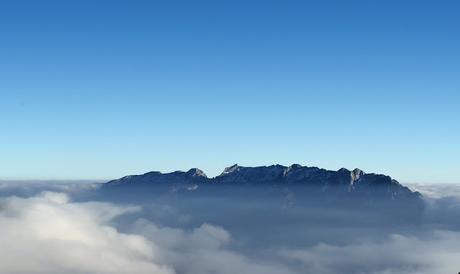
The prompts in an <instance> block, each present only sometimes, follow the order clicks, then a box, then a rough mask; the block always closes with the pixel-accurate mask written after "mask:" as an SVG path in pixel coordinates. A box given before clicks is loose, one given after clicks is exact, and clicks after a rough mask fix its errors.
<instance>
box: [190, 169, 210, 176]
mask: <svg viewBox="0 0 460 274" xmlns="http://www.w3.org/2000/svg"><path fill="white" fill-rule="evenodd" d="M185 174H187V175H188V176H191V177H204V178H208V176H206V173H204V172H203V170H201V169H199V168H191V169H190V170H189V171H187V172H186V173H185Z"/></svg>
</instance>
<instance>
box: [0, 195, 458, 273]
mask: <svg viewBox="0 0 460 274" xmlns="http://www.w3.org/2000/svg"><path fill="white" fill-rule="evenodd" d="M424 190H425V191H431V192H436V195H433V196H432V199H434V200H435V199H438V198H439V199H441V198H442V197H444V196H445V195H446V194H449V193H450V194H451V193H455V191H453V190H452V189H451V188H450V187H449V188H442V189H439V190H436V189H435V188H433V187H425V188H424ZM435 197H438V198H435ZM459 204H460V203H459V200H458V199H453V200H451V199H448V200H442V202H436V203H435V205H436V206H435V207H433V208H434V209H433V210H436V211H433V212H435V213H436V214H434V213H431V214H432V215H437V214H438V213H437V212H444V211H445V209H449V210H450V211H449V214H450V215H446V216H447V217H446V218H444V219H439V220H441V221H442V222H444V223H441V226H439V225H437V226H436V227H434V226H433V228H431V223H429V225H428V222H427V223H426V224H425V226H424V227H425V228H424V230H423V233H418V232H420V231H419V227H418V226H414V228H411V229H412V230H407V229H406V230H405V231H402V232H401V233H393V234H390V235H387V236H385V235H383V237H378V238H362V239H359V237H358V239H359V240H357V241H353V242H352V243H345V244H343V243H338V242H337V243H334V242H333V241H332V242H330V243H328V244H326V243H322V242H319V243H317V244H313V245H304V246H302V245H301V246H296V247H293V246H289V245H286V246H278V247H271V248H268V249H265V250H264V249H259V248H258V247H254V246H247V244H248V243H242V242H240V241H238V239H235V238H234V235H231V234H230V233H229V232H228V231H227V230H225V229H224V228H221V227H218V226H215V225H212V222H211V223H204V224H202V225H199V226H197V227H194V228H181V227H168V226H161V225H159V224H157V223H156V222H155V221H152V220H150V221H149V220H147V219H145V218H141V217H140V216H141V214H139V212H140V211H141V208H140V207H137V206H120V205H115V204H111V203H103V202H72V201H71V200H70V199H69V196H68V195H67V194H63V193H56V192H42V193H41V194H39V195H37V196H33V197H29V198H20V197H15V196H9V197H5V198H1V199H0V273H2V274H7V273H21V274H22V273H28V274H31V273H59V274H62V273H69V274H76V273H78V274H79V273H86V274H88V273H89V274H93V273H94V274H99V273H100V274H118V273H120V274H121V273H130V274H135V273H149V274H173V273H174V274H234V273H239V274H301V273H316V274H339V273H347V274H439V273H458V271H460V264H459V263H458V258H460V248H458V247H459V246H460V233H459V232H458V229H456V228H447V227H448V225H449V224H448V223H447V222H449V221H448V220H449V218H448V217H449V216H458V213H460V206H459ZM430 210H431V209H430ZM124 216H132V217H133V218H132V219H130V221H129V224H128V225H125V226H124V227H123V229H122V228H121V227H120V226H119V223H118V222H117V219H118V218H120V217H124ZM429 217H430V218H431V215H430V216H429ZM446 220H447V221H446ZM274 221H276V220H274ZM436 221H438V219H436ZM241 225H244V223H242V224H241ZM331 225H332V226H333V224H331ZM354 225H355V226H356V227H355V228H359V224H354ZM451 225H452V226H453V227H455V226H456V225H457V224H456V223H455V222H453V223H452V224H451ZM426 227H428V229H426ZM440 227H441V228H440ZM329 228H330V227H324V228H321V227H320V228H319V229H329ZM260 229H261V230H264V229H267V228H266V227H261V228H260ZM353 229H354V228H353ZM121 231H123V232H121ZM286 231H288V230H286ZM336 231H339V232H340V229H338V230H336ZM376 231H379V230H378V228H376ZM416 231H417V233H415V232H416ZM286 233H288V232H286ZM356 234H357V233H356ZM298 235H300V234H296V235H295V236H293V237H297V236H298ZM305 236H306V237H308V235H305ZM358 236H359V235H358ZM267 241H270V239H267ZM244 244H246V246H243V247H242V246H241V245H244ZM249 245H250V244H249Z"/></svg>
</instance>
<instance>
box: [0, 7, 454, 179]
mask: <svg viewBox="0 0 460 274" xmlns="http://www.w3.org/2000/svg"><path fill="white" fill-rule="evenodd" d="M459 12H460V2H458V1H315V2H313V1H252V0H249V1H162V2H161V1H3V2H2V3H0V96H1V97H0V178H3V179H33V178H36V179H86V178H91V179H92V178H94V179H101V178H114V177H119V176H123V175H126V174H135V173H142V172H146V171H150V170H160V171H172V170H176V169H182V170H186V169H188V168H190V167H200V168H202V169H203V170H205V172H207V173H208V174H209V175H217V174H218V173H220V172H221V170H222V169H223V168H224V167H225V166H228V165H231V164H233V163H239V164H241V165H267V164H272V163H281V164H285V165H289V164H292V163H300V164H304V165H309V166H311V165H314V166H320V167H324V168H328V169H338V168H340V167H343V166H344V167H347V168H354V167H360V168H362V169H364V170H365V171H369V172H377V173H386V174H389V175H392V176H393V177H394V178H396V179H398V180H400V181H402V182H430V183H431V182H433V183H435V182H457V183H458V182H460V173H459V172H458V164H459V163H460V144H459V140H460V108H459V104H460V33H459V32H460V17H459V16H458V14H459Z"/></svg>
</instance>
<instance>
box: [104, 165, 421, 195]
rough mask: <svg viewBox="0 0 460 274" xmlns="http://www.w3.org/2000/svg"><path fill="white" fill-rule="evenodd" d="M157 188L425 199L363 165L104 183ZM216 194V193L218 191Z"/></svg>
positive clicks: (235, 169)
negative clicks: (275, 190)
mask: <svg viewBox="0 0 460 274" xmlns="http://www.w3.org/2000/svg"><path fill="white" fill-rule="evenodd" d="M145 187H147V188H152V189H154V188H157V189H160V188H161V189H163V190H165V189H166V190H169V191H170V192H200V191H202V192H203V193H205V192H206V193H209V191H206V190H207V189H208V190H209V189H212V191H213V193H214V194H216V193H217V194H219V191H220V192H228V191H229V189H232V188H233V189H234V188H237V189H240V190H243V191H244V189H247V190H248V191H249V189H251V190H252V191H253V190H254V188H255V189H258V191H259V192H262V191H263V190H264V189H265V190H267V189H270V190H273V189H278V190H282V191H284V192H286V191H288V192H291V193H293V194H297V196H301V195H303V196H308V195H310V196H311V195H314V196H318V195H319V196H324V197H326V196H327V197H328V198H331V197H335V198H336V197H340V198H343V197H350V198H353V199H359V198H361V199H366V200H369V201H374V200H376V199H379V200H386V201H407V200H416V201H419V200H420V199H421V195H420V193H418V192H414V191H412V190H410V189H409V188H408V187H406V186H403V185H402V184H400V183H399V182H398V181H396V180H394V179H392V178H391V177H390V176H386V175H381V174H374V173H365V172H363V171H362V170H360V169H354V170H348V169H346V168H341V169H339V170H337V171H333V170H326V169H322V168H318V167H308V166H302V165H299V164H293V165H291V166H283V165H271V166H258V167H244V166H239V165H237V164H235V165H232V166H230V167H227V168H225V169H224V171H223V172H222V173H221V174H220V175H218V176H216V177H212V178H209V177H208V176H206V174H205V173H204V172H203V171H202V170H200V169H198V168H192V169H190V170H188V171H175V172H171V173H161V172H158V171H153V172H148V173H145V174H142V175H131V176H126V177H123V178H120V179H117V180H112V181H110V182H108V183H106V184H105V185H104V188H108V189H120V188H121V189H125V190H126V189H128V188H145ZM214 194H213V195H214Z"/></svg>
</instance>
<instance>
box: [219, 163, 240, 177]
mask: <svg viewBox="0 0 460 274" xmlns="http://www.w3.org/2000/svg"><path fill="white" fill-rule="evenodd" d="M240 168H241V166H239V165H238V164H234V165H232V166H229V167H226V168H225V169H224V171H223V172H222V174H221V175H225V174H229V173H232V172H235V171H238V170H239V169H240Z"/></svg>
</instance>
